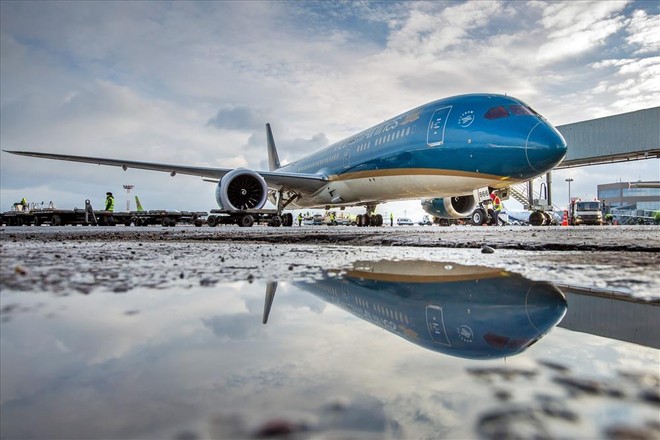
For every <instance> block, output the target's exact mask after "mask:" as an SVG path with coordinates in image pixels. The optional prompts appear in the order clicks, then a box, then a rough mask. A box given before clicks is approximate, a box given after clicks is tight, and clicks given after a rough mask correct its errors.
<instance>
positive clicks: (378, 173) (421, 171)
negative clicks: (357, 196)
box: [329, 168, 511, 181]
mask: <svg viewBox="0 0 660 440" xmlns="http://www.w3.org/2000/svg"><path fill="white" fill-rule="evenodd" d="M393 176H452V177H476V178H479V179H489V180H510V179H511V178H510V177H509V176H497V175H495V174H483V173H474V172H470V171H456V170H439V169H433V168H396V169H386V170H369V171H358V172H355V173H345V174H334V175H332V176H329V180H330V181H341V180H354V179H368V178H371V177H393Z"/></svg>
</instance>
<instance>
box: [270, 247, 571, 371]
mask: <svg viewBox="0 0 660 440" xmlns="http://www.w3.org/2000/svg"><path fill="white" fill-rule="evenodd" d="M296 284H297V286H298V287H299V288H301V289H303V290H305V291H308V292H310V293H312V294H314V295H315V296H317V297H319V298H321V299H323V300H324V301H327V302H329V303H332V304H335V305H337V306H339V307H341V308H342V309H344V310H346V311H348V312H350V313H351V314H353V315H355V316H357V317H359V318H361V319H364V320H365V321H368V322H371V323H373V324H376V325H378V326H379V327H382V328H384V329H385V330H388V331H390V332H392V333H394V334H396V335H397V336H400V337H402V338H404V339H406V340H408V341H410V342H413V343H415V344H417V345H420V346H422V347H425V348H428V349H430V350H434V351H437V352H440V353H444V354H448V355H452V356H457V357H462V358H470V359H489V358H499V357H505V356H511V355H515V354H518V353H520V352H522V351H524V350H525V349H527V348H528V347H529V346H531V345H532V344H534V343H535V342H536V341H538V340H539V339H540V338H541V337H543V335H545V334H546V333H547V332H548V331H549V330H550V329H551V328H552V327H554V326H555V325H557V323H558V322H559V321H560V320H561V318H562V317H563V316H564V314H565V313H566V299H565V298H564V295H563V294H562V293H561V291H560V290H558V289H557V288H556V287H554V286H553V285H552V284H549V283H545V282H535V281H531V280H528V279H526V278H524V277H522V276H521V275H518V274H514V273H510V272H505V271H503V270H500V269H493V268H489V267H481V266H464V265H460V264H456V263H441V262H432V261H385V260H381V261H373V262H366V261H365V262H356V263H354V265H353V268H352V269H351V270H349V271H347V272H346V273H337V272H326V273H325V276H324V277H323V278H322V279H320V280H316V281H305V282H299V283H296ZM275 287H276V286H273V285H270V286H269V289H268V293H267V295H266V306H265V309H264V322H266V321H267V315H268V312H269V310H270V304H271V303H272V301H273V297H274V292H275Z"/></svg>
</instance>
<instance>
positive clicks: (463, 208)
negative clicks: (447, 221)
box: [422, 195, 477, 218]
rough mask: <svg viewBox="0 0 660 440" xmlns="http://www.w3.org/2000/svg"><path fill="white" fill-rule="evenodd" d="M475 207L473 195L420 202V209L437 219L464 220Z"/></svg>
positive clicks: (475, 202)
mask: <svg viewBox="0 0 660 440" xmlns="http://www.w3.org/2000/svg"><path fill="white" fill-rule="evenodd" d="M476 206H477V201H476V200H475V199H474V196H473V195H469V196H456V197H444V198H441V199H427V200H422V208H423V209H424V211H426V212H428V213H429V214H431V215H432V216H434V217H438V218H465V217H470V215H472V211H474V208H475V207H476Z"/></svg>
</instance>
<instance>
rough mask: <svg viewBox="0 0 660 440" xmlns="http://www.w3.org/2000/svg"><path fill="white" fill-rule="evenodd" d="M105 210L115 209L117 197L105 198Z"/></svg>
mask: <svg viewBox="0 0 660 440" xmlns="http://www.w3.org/2000/svg"><path fill="white" fill-rule="evenodd" d="M105 210H106V211H114V210H115V198H114V197H112V196H108V197H106V198H105Z"/></svg>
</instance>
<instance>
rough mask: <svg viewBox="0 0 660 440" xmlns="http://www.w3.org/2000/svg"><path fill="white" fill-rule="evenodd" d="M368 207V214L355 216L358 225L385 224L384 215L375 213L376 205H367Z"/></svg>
mask: <svg viewBox="0 0 660 440" xmlns="http://www.w3.org/2000/svg"><path fill="white" fill-rule="evenodd" d="M366 208H367V213H366V214H360V215H358V216H357V217H356V218H355V223H356V224H357V226H383V216H382V215H380V214H374V211H376V205H366Z"/></svg>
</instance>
